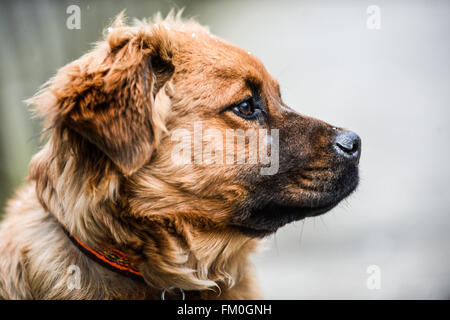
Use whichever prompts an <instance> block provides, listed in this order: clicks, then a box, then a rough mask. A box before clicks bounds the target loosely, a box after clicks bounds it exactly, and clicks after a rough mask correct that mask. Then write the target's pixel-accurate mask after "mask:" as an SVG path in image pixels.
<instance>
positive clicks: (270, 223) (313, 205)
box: [232, 173, 359, 237]
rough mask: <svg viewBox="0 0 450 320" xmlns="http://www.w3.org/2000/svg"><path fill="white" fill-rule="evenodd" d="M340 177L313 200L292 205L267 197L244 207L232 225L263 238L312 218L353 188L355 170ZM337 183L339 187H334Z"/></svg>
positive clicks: (330, 207)
mask: <svg viewBox="0 0 450 320" xmlns="http://www.w3.org/2000/svg"><path fill="white" fill-rule="evenodd" d="M346 178H347V179H343V180H342V179H340V180H341V181H339V183H337V185H336V188H335V189H334V190H333V191H332V192H323V193H322V194H320V195H319V196H318V197H317V198H316V199H314V201H306V202H303V203H302V204H296V203H292V202H289V201H280V200H278V201H277V200H271V201H269V202H268V203H264V204H262V205H259V206H255V207H253V208H252V209H249V210H245V211H244V212H245V213H244V215H243V216H241V218H240V219H238V220H235V222H234V223H233V224H232V225H233V227H234V228H236V229H238V230H239V231H240V232H242V233H244V234H246V235H248V236H251V237H264V236H267V235H269V234H271V233H274V232H275V231H277V230H278V229H279V228H280V227H282V226H284V225H286V224H288V223H290V222H293V221H298V220H302V219H305V218H308V217H316V216H319V215H322V214H324V213H327V212H328V211H330V210H331V209H333V208H334V207H336V206H337V205H338V204H339V203H340V202H341V201H342V200H343V199H344V198H346V197H347V196H348V195H350V194H351V193H352V192H353V191H354V190H355V189H356V187H357V185H358V182H359V178H358V176H357V173H355V174H353V175H351V176H350V177H348V176H347V177H346ZM338 186H339V187H338Z"/></svg>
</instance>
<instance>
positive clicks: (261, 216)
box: [233, 201, 340, 237]
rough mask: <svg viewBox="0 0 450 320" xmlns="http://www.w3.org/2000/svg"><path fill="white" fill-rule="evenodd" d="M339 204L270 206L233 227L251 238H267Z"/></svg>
mask: <svg viewBox="0 0 450 320" xmlns="http://www.w3.org/2000/svg"><path fill="white" fill-rule="evenodd" d="M339 202H340V201H336V202H334V203H330V204H327V205H323V206H315V207H296V206H284V205H276V204H268V205H267V206H265V207H263V208H259V209H255V210H253V211H252V213H251V215H250V216H249V217H248V218H247V219H245V221H243V223H240V224H235V225H233V227H234V228H236V229H237V230H239V231H240V232H242V233H244V234H245V235H247V236H250V237H265V236H268V235H270V234H272V233H274V232H275V231H277V230H278V229H279V228H281V227H282V226H284V225H286V224H288V223H290V222H293V221H298V220H302V219H304V218H308V217H316V216H319V215H321V214H324V213H326V212H328V211H330V210H331V209H333V208H334V207H335V206H336V205H337V204H338V203H339Z"/></svg>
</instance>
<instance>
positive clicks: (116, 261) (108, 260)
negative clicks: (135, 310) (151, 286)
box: [64, 229, 144, 281]
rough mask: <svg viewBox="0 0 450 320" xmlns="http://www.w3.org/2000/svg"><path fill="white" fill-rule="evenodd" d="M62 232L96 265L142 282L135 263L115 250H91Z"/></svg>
mask: <svg viewBox="0 0 450 320" xmlns="http://www.w3.org/2000/svg"><path fill="white" fill-rule="evenodd" d="M64 232H65V233H66V234H67V236H68V237H69V239H70V240H71V241H72V242H73V244H74V245H75V246H76V247H77V248H78V249H80V251H82V252H83V253H84V254H86V255H87V256H88V257H89V258H91V259H92V260H94V261H95V262H97V263H98V264H100V265H102V266H104V267H106V268H108V269H109V270H111V271H114V272H117V273H120V274H122V275H124V276H126V277H129V278H133V279H135V280H139V281H144V278H143V276H142V273H140V272H139V270H138V269H137V263H136V261H134V260H132V259H130V258H128V257H127V255H126V254H125V253H123V252H122V251H120V250H117V249H111V248H102V249H93V248H89V247H88V246H87V245H85V244H84V243H83V242H81V240H80V239H78V238H77V237H75V236H74V235H71V234H70V233H69V232H68V231H67V230H66V229H64Z"/></svg>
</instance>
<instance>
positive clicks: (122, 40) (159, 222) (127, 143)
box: [0, 16, 361, 299]
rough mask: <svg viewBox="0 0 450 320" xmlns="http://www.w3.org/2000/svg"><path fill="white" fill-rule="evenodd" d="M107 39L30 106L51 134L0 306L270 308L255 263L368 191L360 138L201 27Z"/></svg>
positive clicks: (2, 242) (170, 21)
mask: <svg viewBox="0 0 450 320" xmlns="http://www.w3.org/2000/svg"><path fill="white" fill-rule="evenodd" d="M108 31H109V33H108V35H107V36H106V40H105V41H103V42H101V43H99V44H98V45H97V47H96V48H95V49H94V50H92V51H91V52H89V53H87V54H86V55H84V56H83V57H81V58H80V59H78V60H76V61H74V62H72V63H70V64H68V65H66V66H65V67H63V68H61V69H60V70H59V71H58V73H57V74H56V76H55V77H54V78H53V79H51V80H50V81H49V82H48V83H47V85H46V86H45V87H44V89H42V90H41V91H40V92H39V93H38V94H37V95H36V96H35V97H33V98H32V99H31V100H30V102H31V103H32V104H34V105H36V106H37V112H38V113H39V114H40V115H42V116H44V117H45V118H46V126H47V127H48V128H49V129H51V131H50V132H51V133H50V135H49V140H48V142H47V143H46V144H45V146H44V147H43V149H42V150H41V151H40V152H39V153H38V154H36V155H35V156H34V158H33V159H32V161H31V164H30V175H29V182H28V183H27V184H26V185H25V186H24V187H22V188H21V189H20V190H19V191H18V193H17V195H16V197H15V198H14V199H12V200H10V201H9V203H8V207H7V212H6V216H5V219H4V221H3V222H2V225H1V229H0V257H1V258H0V297H2V298H7V299H148V298H150V299H160V298H161V296H163V298H168V297H170V298H180V297H181V294H183V295H185V297H186V298H187V299H217V298H220V299H253V298H260V297H261V296H260V291H259V289H258V285H257V283H256V281H255V276H254V272H253V271H252V268H251V265H250V264H249V259H248V256H249V254H250V253H251V252H252V251H253V250H254V249H255V247H256V246H257V244H258V242H259V239H260V238H262V237H263V236H265V235H268V234H270V233H273V232H274V231H276V230H277V229H278V228H280V227H281V226H283V225H285V224H286V223H289V222H291V221H294V220H300V219H302V218H305V217H309V216H315V215H319V214H322V213H324V212H326V211H328V210H330V209H331V208H333V207H334V206H335V205H336V204H338V203H339V202H340V201H341V200H342V199H343V198H344V197H346V196H347V195H349V194H350V193H351V192H352V191H353V190H354V189H355V188H356V186H357V184H358V161H359V156H360V146H361V142H360V139H359V137H358V136H357V135H356V134H354V133H352V132H350V131H345V130H342V129H338V128H334V127H332V126H330V125H328V124H326V123H324V122H321V121H318V120H315V119H311V118H308V117H305V116H302V115H300V114H298V113H296V112H295V111H294V110H292V109H290V108H289V107H287V106H286V105H284V104H283V102H282V100H281V97H280V91H279V86H278V83H277V82H276V80H275V79H274V78H273V77H272V76H271V75H270V74H269V73H268V72H267V71H266V69H265V68H264V66H263V65H262V63H261V62H260V61H259V60H258V59H257V58H256V57H255V56H253V55H252V54H250V53H248V52H247V51H244V50H242V49H240V48H238V47H236V46H234V45H232V44H230V43H228V42H226V41H224V40H222V39H219V38H216V37H215V36H213V35H211V34H210V33H209V32H208V31H207V30H206V29H205V28H203V27H201V26H199V25H198V24H197V23H195V22H192V21H184V22H183V21H181V19H180V18H179V17H178V16H177V17H173V16H170V17H169V18H167V19H165V20H161V19H157V20H156V21H155V22H154V23H146V22H137V23H136V24H135V25H134V26H126V25H124V23H123V22H122V18H121V17H119V18H118V19H117V20H116V22H115V23H114V24H113V26H112V27H111V28H109V29H108ZM269 131H270V133H271V134H270V135H268V134H264V133H265V132H269ZM230 132H234V133H236V136H232V139H231V140H229V139H228V138H229V137H230V136H229V133H230ZM175 133H176V134H175ZM199 136H200V137H201V138H200V140H199V138H198V137H199ZM236 137H237V140H239V139H241V140H240V141H241V142H243V144H241V147H242V146H244V147H245V148H244V149H242V148H239V146H237V147H236V148H235V144H234V142H235V138H236ZM255 137H256V138H257V140H254V139H253V138H255ZM180 141H181V142H180ZM199 141H200V142H199ZM224 141H225V143H224ZM230 141H231V146H232V147H231V148H228V147H229V146H230ZM255 141H258V144H255V143H254V142H255ZM224 145H226V147H227V148H225V151H224ZM255 146H256V147H255ZM255 148H256V149H255ZM265 149H266V151H267V157H265V160H264V157H263V156H261V155H262V154H264V153H261V150H265ZM242 150H244V151H242ZM191 151H192V152H191ZM208 154H209V155H210V157H208V156H207V155H208ZM255 154H256V155H257V156H258V155H259V157H254V155H255ZM235 156H236V157H235ZM255 159H257V161H256V162H255V161H250V160H255ZM267 159H269V161H267Z"/></svg>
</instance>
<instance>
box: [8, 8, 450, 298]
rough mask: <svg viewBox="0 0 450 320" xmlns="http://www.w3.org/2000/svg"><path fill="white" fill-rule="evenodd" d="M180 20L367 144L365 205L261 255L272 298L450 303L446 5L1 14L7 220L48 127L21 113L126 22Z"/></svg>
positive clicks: (289, 98) (297, 232) (301, 106)
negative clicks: (374, 25)
mask: <svg viewBox="0 0 450 320" xmlns="http://www.w3.org/2000/svg"><path fill="white" fill-rule="evenodd" d="M72 4H76V5H78V6H79V7H80V9H81V29H80V30H69V29H67V27H66V19H67V18H68V16H69V15H68V14H67V13H66V9H67V7H68V6H69V5H72ZM370 5H376V6H378V7H379V9H380V10H381V20H380V22H381V24H380V26H381V28H380V29H377V30H372V29H369V28H368V27H367V25H366V22H367V19H368V18H369V16H370V14H368V13H367V8H368V7H369V6H370ZM181 7H185V16H188V17H189V16H194V17H196V19H197V20H198V21H199V22H201V23H202V24H205V25H209V26H210V29H211V31H212V32H213V33H215V34H217V35H218V36H220V37H223V38H225V39H227V40H229V41H231V42H234V43H236V44H238V45H240V46H242V47H244V48H246V49H247V50H249V51H251V52H252V53H254V54H255V55H257V56H258V57H259V58H260V59H261V60H262V61H263V62H264V63H265V65H266V67H267V69H268V70H269V71H270V72H271V73H272V74H273V75H274V76H275V77H276V78H277V79H278V80H279V82H280V84H281V86H282V94H283V97H284V100H285V102H286V103H287V104H288V105H290V106H292V107H293V108H294V109H296V110H298V111H299V112H301V113H304V114H308V115H311V116H314V117H317V118H320V119H323V120H325V121H327V122H330V123H332V124H335V125H337V126H342V127H347V128H350V129H352V130H353V131H356V132H357V133H358V134H359V135H360V136H361V137H362V139H363V153H362V158H361V185H360V187H359V189H358V190H357V192H356V193H354V194H353V195H352V196H351V197H350V198H349V199H348V200H346V201H345V202H344V203H342V204H341V205H340V206H339V207H338V208H336V209H334V210H333V211H332V212H331V213H329V214H327V215H325V216H322V217H318V218H311V219H307V220H306V221H302V222H297V223H294V224H291V225H288V226H286V227H284V228H282V229H280V230H279V231H278V232H277V233H276V234H275V235H273V236H271V237H268V238H267V239H266V243H265V249H264V250H261V252H260V253H258V254H257V255H255V257H254V261H255V264H256V268H257V272H258V275H259V277H260V281H261V285H262V289H263V291H264V294H265V298H272V299H316V298H324V299H333V298H338V299H358V298H360V299H382V298H386V299H391V298H400V299H419V298H420V299H433V298H434V299H443V298H450V210H449V208H450V187H449V183H450V169H449V165H450V150H449V149H450V148H449V140H450V126H449V122H450V121H449V120H450V119H449V116H450V110H449V108H450V64H449V62H448V61H449V57H450V41H449V40H450V2H448V1H444V0H442V1H439V0H434V1H425V0H423V1H417V0H411V1H394V0H386V1H381V0H370V1H366V0H355V1H333V0H330V1H313V0H311V1H261V0H255V1H237V0H236V1H211V0H210V1H206V0H204V1H201V0H198V1H194V0H192V1H156V0H153V1H150V0H147V1H56V0H55V1H2V2H1V4H0V43H1V45H0V68H1V69H0V70H1V72H0V205H1V206H2V208H3V206H4V203H5V201H6V199H7V198H8V197H10V196H11V195H12V194H13V190H14V189H15V188H16V187H17V186H18V185H19V184H20V183H21V182H22V181H23V180H24V178H25V177H26V174H27V165H28V162H29V160H30V158H31V156H32V154H34V153H35V152H36V151H37V150H38V148H39V144H40V141H39V139H38V138H36V135H38V133H39V130H40V124H39V122H37V121H36V120H32V119H31V116H30V113H29V111H28V110H27V108H26V106H25V104H24V103H22V101H23V100H24V99H26V98H28V97H30V96H31V95H33V94H34V93H35V92H36V91H37V90H38V88H39V86H40V85H41V84H43V83H44V82H45V81H46V80H47V79H48V78H50V77H51V76H52V75H53V74H54V73H55V72H56V70H57V69H58V68H59V67H61V66H63V65H64V64H66V63H68V62H70V61H71V60H73V59H76V58H77V57H79V56H80V55H82V54H83V53H85V52H86V51H87V50H88V49H89V48H90V47H91V43H92V42H94V41H96V40H98V39H100V37H101V34H102V30H103V28H104V27H105V26H106V25H107V24H108V23H109V22H110V20H111V18H112V17H114V16H115V15H116V14H117V13H118V12H119V11H121V10H122V9H125V8H126V9H127V15H128V16H130V17H137V18H144V17H149V16H152V15H153V14H154V13H155V12H156V11H161V12H162V13H163V14H166V13H167V12H168V11H169V10H170V8H181ZM371 265H376V266H378V267H379V271H380V276H381V278H380V279H381V282H380V284H381V287H380V288H379V289H370V288H368V286H367V283H366V282H367V280H368V278H369V277H370V276H371V275H370V274H369V273H368V272H367V268H368V267H369V266H371ZM372 276H373V275H372ZM369 287H370V286H369Z"/></svg>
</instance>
